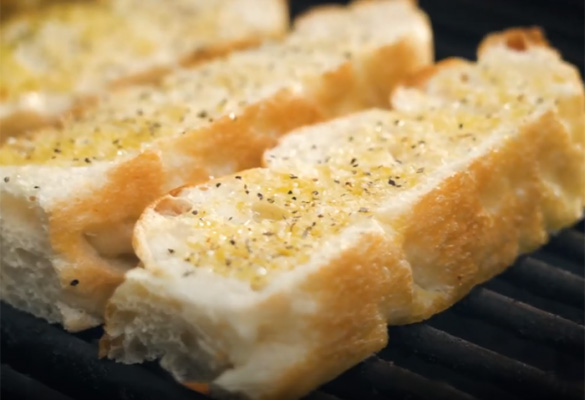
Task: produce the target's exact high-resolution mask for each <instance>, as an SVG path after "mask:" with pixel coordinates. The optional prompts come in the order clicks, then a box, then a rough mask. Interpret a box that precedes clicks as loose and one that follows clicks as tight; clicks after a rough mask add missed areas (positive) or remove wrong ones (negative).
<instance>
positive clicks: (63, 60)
mask: <svg viewBox="0 0 585 400" xmlns="http://www.w3.org/2000/svg"><path fill="white" fill-rule="evenodd" d="M164 3H165V4H164V6H161V2H160V1H158V0H101V1H91V2H90V1H79V2H68V3H64V2H62V3H56V4H52V5H49V6H46V7H43V8H40V9H38V10H33V11H30V12H28V13H24V14H22V15H18V16H15V17H14V18H12V19H10V20H8V21H6V23H4V24H3V25H2V26H1V27H0V36H1V37H2V41H1V43H0V55H1V57H0V70H1V71H2V76H3V79H2V81H1V83H0V99H1V100H2V103H4V104H3V105H2V106H1V107H0V117H3V116H5V115H8V114H10V113H11V112H13V111H14V110H15V109H20V108H24V109H30V110H33V111H38V112H40V113H52V112H53V111H57V112H59V111H62V110H64V109H67V108H68V107H70V106H71V104H69V103H70V102H71V100H72V99H71V98H69V97H68V95H70V94H71V93H73V94H74V95H76V96H84V95H93V94H95V93H99V92H102V91H103V89H104V86H105V85H108V84H110V83H114V82H116V81H117V80H120V79H125V78H128V77H132V76H134V75H138V74H140V73H143V72H145V71H148V70H151V69H153V68H157V67H168V66H171V65H175V64H176V63H177V62H179V61H181V59H183V58H189V57H190V56H193V55H194V54H196V53H197V52H198V51H201V50H205V49H206V47H207V46H209V45H210V44H211V45H217V44H218V43H223V44H228V43H230V42H232V43H233V42H234V41H244V40H254V39H257V38H259V37H262V36H274V35H280V34H282V33H283V30H284V29H285V27H286V26H287V15H286V8H285V4H284V2H283V1H282V0H253V1H249V0H214V1H208V0H168V1H165V2H164ZM258 10H261V12H258ZM37 92H38V93H37Z"/></svg>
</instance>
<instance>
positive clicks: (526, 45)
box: [477, 27, 556, 56]
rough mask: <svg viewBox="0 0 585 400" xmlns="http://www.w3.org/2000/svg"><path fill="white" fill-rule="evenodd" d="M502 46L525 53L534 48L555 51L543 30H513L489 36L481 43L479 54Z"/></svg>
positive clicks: (535, 28)
mask: <svg viewBox="0 0 585 400" xmlns="http://www.w3.org/2000/svg"><path fill="white" fill-rule="evenodd" d="M501 45H505V46H506V47H508V48H509V49H512V50H516V51H525V50H528V49H530V48H533V47H546V48H548V49H550V50H554V49H552V48H551V47H550V44H549V43H548V40H547V39H546V37H545V35H544V32H543V30H542V29H541V28H539V27H532V28H512V29H506V30H505V31H503V32H498V33H492V34H490V35H488V36H487V37H486V38H485V39H483V40H482V41H481V44H480V45H479V47H478V50H477V54H478V56H481V54H482V53H483V52H484V51H486V50H487V49H488V48H490V47H495V46H501ZM554 51H556V50H554Z"/></svg>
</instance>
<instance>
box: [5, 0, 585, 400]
mask: <svg viewBox="0 0 585 400" xmlns="http://www.w3.org/2000/svg"><path fill="white" fill-rule="evenodd" d="M316 3H318V2H314V1H313V2H309V1H292V4H291V7H292V9H293V13H298V12H300V11H302V10H304V9H306V7H307V6H309V5H314V4H316ZM420 5H421V7H423V8H424V9H425V10H426V11H427V12H428V13H429V15H430V16H431V20H432V23H433V28H434V32H435V41H436V53H437V58H438V59H442V58H445V57H449V56H460V57H466V58H471V59H473V58H474V57H475V49H476V47H477V44H478V43H479V41H480V40H481V38H482V37H483V36H484V35H485V34H487V33H489V32H491V31H494V30H501V29H505V28H507V27H511V26H521V25H522V26H527V25H528V26H530V25H538V26H542V27H543V28H544V29H545V30H546V33H547V36H548V37H549V39H550V41H551V42H552V44H553V45H554V46H555V47H557V48H558V49H560V51H561V52H562V54H563V56H564V57H565V59H567V60H568V61H570V62H571V63H573V64H575V65H576V66H577V67H578V68H579V70H580V71H581V75H582V76H583V68H584V60H583V57H584V56H583V48H584V26H583V25H584V13H585V10H584V2H583V0H556V1H552V0H523V1H510V0H441V1H439V0H420ZM584 263H585V235H584V223H583V221H581V222H580V223H579V224H577V225H576V226H575V227H573V228H571V229H567V230H565V231H563V232H561V233H560V234H559V235H557V236H555V237H554V238H553V239H552V240H551V242H550V243H549V244H548V245H547V246H545V247H544V248H543V249H541V250H539V251H537V252H535V253H533V254H531V255H528V256H524V257H522V258H520V259H519V260H518V261H517V262H516V264H515V265H514V266H513V267H511V268H510V269H509V270H508V271H506V272H505V273H504V274H502V275H500V276H498V277H497V278H495V279H493V280H491V281H490V282H488V283H486V284H485V285H482V286H481V287H478V288H476V289H475V290H473V291H472V292H471V294H470V295H469V296H467V297H466V298H465V299H464V300H462V301H461V302H459V303H458V304H457V305H455V306H454V307H452V308H451V309H449V310H448V311H446V312H443V313H441V314H439V315H437V316H435V317H433V318H431V319H430V320H428V321H426V322H424V323H420V324H415V325H410V326H404V327H392V328H390V329H389V335H390V342H389V345H388V347H386V348H385V349H383V350H382V351H381V352H380V353H378V354H377V355H375V356H372V357H370V358H369V359H367V360H365V361H364V362H362V363H361V364H359V365H358V366H356V367H354V368H352V369H351V370H349V371H347V372H345V373H344V374H343V375H341V376H340V377H338V378H337V379H335V380H334V381H332V382H330V383H328V384H325V385H324V386H323V387H321V388H320V389H318V390H317V391H316V392H314V393H312V394H311V395H309V396H308V397H307V399H311V400H363V399H370V400H382V399H444V400H471V399H485V400H488V399H501V400H519V399H575V400H577V399H583V398H584V396H585V393H584V374H585V371H584V344H585V328H584V299H585V297H584V286H585V285H584V283H585V280H584V272H585V268H584ZM0 317H1V321H0V322H1V324H0V334H1V336H0V339H1V340H0V344H1V346H2V347H1V352H0V355H1V381H0V384H1V395H2V399H23V400H24V399H27V400H28V399H43V400H73V399H88V400H92V399H95V400H105V399H112V400H117V399H119V400H130V399H137V400H138V399H140V400H143V399H144V400H150V399H152V400H162V399H173V400H189V399H191V400H195V399H206V397H205V396H203V395H200V394H197V393H194V392H191V391H188V390H186V389H184V388H182V387H181V386H180V385H178V384H176V383H175V382H174V381H173V380H172V379H171V378H170V377H169V376H168V374H167V373H166V372H164V371H163V370H161V369H160V368H159V367H158V365H157V364H155V363H151V364H144V365H133V366H128V365H122V364H117V363H114V362H112V361H108V360H98V359H97V342H98V339H99V337H100V336H101V333H102V332H101V328H96V329H93V330H90V331H86V332H83V333H80V334H75V335H73V334H70V333H67V332H65V331H63V330H62V329H61V328H60V327H58V326H54V325H49V324H47V323H46V322H44V321H42V320H40V319H37V318H34V317H32V316H30V315H28V314H25V313H22V312H20V311H18V310H15V309H13V308H12V307H10V306H8V305H6V304H4V303H2V304H1V309H0Z"/></svg>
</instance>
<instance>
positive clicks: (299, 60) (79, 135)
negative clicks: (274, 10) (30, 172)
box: [0, 0, 430, 165]
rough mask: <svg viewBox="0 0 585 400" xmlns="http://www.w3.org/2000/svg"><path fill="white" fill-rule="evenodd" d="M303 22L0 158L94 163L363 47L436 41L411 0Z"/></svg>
mask: <svg viewBox="0 0 585 400" xmlns="http://www.w3.org/2000/svg"><path fill="white" fill-rule="evenodd" d="M324 16H327V18H324ZM388 19H391V20H392V21H393V23H392V24H388ZM297 25H298V26H297V28H296V29H295V31H294V32H293V33H292V34H291V35H290V36H289V37H288V38H287V39H286V40H285V41H284V42H282V43H281V42H273V43H266V44H265V45H263V46H261V47H260V48H258V49H254V50H248V51H241V52H237V53H233V54H232V55H231V56H229V57H227V58H226V59H222V60H216V61H213V62H210V63H207V64H205V65H202V66H200V67H198V68H194V69H184V70H180V71H177V72H176V73H173V74H170V75H169V76H167V77H166V78H165V79H164V80H163V82H162V84H161V85H160V87H150V86H141V87H136V88H129V89H126V90H123V91H119V92H116V93H114V94H112V95H111V96H110V97H109V98H107V99H105V100H104V101H101V102H100V104H99V105H98V106H97V108H96V109H94V110H92V111H91V113H89V114H88V116H86V117H82V118H81V119H80V120H76V121H70V122H67V123H65V125H64V127H62V128H58V129H48V130H44V131H41V132H39V133H37V134H36V135H32V136H30V137H22V138H18V139H11V140H9V141H8V142H7V144H6V145H5V146H3V147H2V148H1V149H0V164H53V165H87V164H89V163H92V162H96V161H102V160H113V159H120V158H124V157H127V156H128V155H131V154H134V153H135V152H136V151H138V150H140V149H141V148H145V147H147V146H151V145H154V144H153V142H156V139H161V138H167V137H176V136H178V135H180V134H181V133H183V132H185V130H187V129H196V128H201V127H204V126H206V125H209V124H210V123H211V122H213V121H214V120H215V119H217V118H230V119H235V118H237V116H238V113H239V112H240V111H241V110H242V109H243V108H244V107H246V106H247V105H248V104H250V103H254V102H256V101H257V100H259V99H262V98H266V97H268V96H271V95H274V94H275V93H277V92H279V91H280V90H283V89H288V90H291V91H293V92H296V91H310V90H311V89H312V85H311V77H315V78H317V77H321V76H322V75H323V74H325V73H327V72H333V71H336V70H338V69H339V68H340V67H341V66H342V65H344V64H345V63H347V62H348V60H349V59H351V57H352V56H353V55H354V54H356V53H360V52H368V51H371V50H372V49H378V48H381V47H384V46H385V45H389V44H393V43H396V41H397V40H399V39H401V38H408V37H411V36H413V35H414V36H415V37H422V38H423V39H427V40H430V34H429V32H428V28H427V26H428V25H427V21H426V17H425V16H424V14H422V13H421V12H420V11H419V10H417V9H416V7H415V6H413V5H412V4H411V3H410V2H407V1H398V0H395V1H386V2H371V3H370V2H357V3H355V4H354V5H353V6H352V7H350V8H349V9H347V8H339V9H336V8H334V9H333V11H332V12H328V13H323V12H314V13H309V14H308V15H307V16H305V17H304V18H302V19H301V20H300V22H299V23H298V24H297Z"/></svg>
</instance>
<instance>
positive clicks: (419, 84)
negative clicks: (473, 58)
mask: <svg viewBox="0 0 585 400" xmlns="http://www.w3.org/2000/svg"><path fill="white" fill-rule="evenodd" d="M466 64H470V62H469V61H467V60H464V59H462V58H457V57H449V58H445V59H444V60H441V61H439V62H437V63H436V64H433V65H427V66H425V67H423V68H420V69H418V70H416V72H414V73H412V74H409V75H408V76H407V77H406V78H404V79H403V80H402V82H400V83H401V86H403V87H413V88H420V89H423V88H424V86H425V85H426V84H427V82H429V81H430V80H431V78H433V77H434V76H435V75H436V74H438V73H439V72H440V71H442V70H444V69H447V70H448V69H451V68H453V67H457V66H459V65H466ZM390 97H392V96H390Z"/></svg>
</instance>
